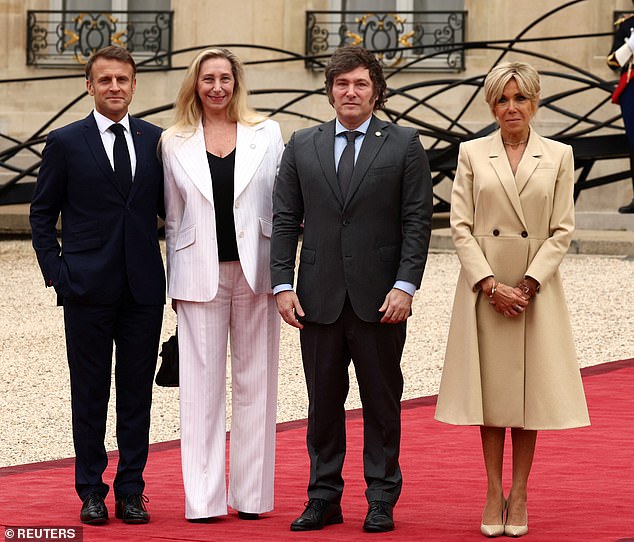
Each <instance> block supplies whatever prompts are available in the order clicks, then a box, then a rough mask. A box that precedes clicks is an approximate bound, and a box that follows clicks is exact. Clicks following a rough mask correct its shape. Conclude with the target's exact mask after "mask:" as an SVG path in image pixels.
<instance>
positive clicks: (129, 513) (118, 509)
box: [114, 494, 150, 523]
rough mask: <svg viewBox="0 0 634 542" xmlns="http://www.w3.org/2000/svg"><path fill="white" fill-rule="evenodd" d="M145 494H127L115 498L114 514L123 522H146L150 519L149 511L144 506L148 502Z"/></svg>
mask: <svg viewBox="0 0 634 542" xmlns="http://www.w3.org/2000/svg"><path fill="white" fill-rule="evenodd" d="M149 500H150V499H148V498H147V497H146V496H145V495H140V494H136V495H128V496H126V497H121V498H119V499H117V500H116V502H115V508H114V516H115V517H116V518H117V519H120V520H122V521H123V523H147V522H148V521H150V513H149V512H148V511H147V509H146V508H145V503H146V502H148V501H149Z"/></svg>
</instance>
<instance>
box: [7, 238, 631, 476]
mask: <svg viewBox="0 0 634 542" xmlns="http://www.w3.org/2000/svg"><path fill="white" fill-rule="evenodd" d="M458 269H459V263H458V259H457V257H456V255H455V253H454V252H453V251H451V250H444V251H443V250H432V252H431V253H430V255H429V260H428V265H427V269H426V271H425V277H424V280H423V286H422V289H421V290H420V291H419V292H418V293H417V294H416V296H415V298H414V306H413V316H412V317H411V318H410V320H409V323H408V339H407V343H406V346H405V352H404V356H403V362H402V366H403V373H404V375H405V392H404V397H403V398H404V399H410V398H415V397H421V396H426V395H433V394H435V393H436V392H437V389H438V384H439V382H440V374H441V370H442V362H443V354H444V349H445V341H446V338H447V330H448V326H449V317H450V312H451V305H452V300H453V292H454V287H455V282H456V278H457V275H458ZM561 270H562V275H563V279H564V286H565V289H566V294H567V298H568V306H569V309H570V313H571V320H572V325H573V332H574V336H575V341H576V345H577V353H578V357H579V364H580V366H582V367H583V366H588V365H594V364H598V363H603V362H609V361H616V360H620V359H626V358H631V357H633V356H634V339H633V337H634V314H633V311H632V309H631V308H632V307H633V306H634V288H632V282H633V280H634V259H633V258H632V257H631V256H630V257H625V256H598V255H569V256H567V257H566V258H565V260H564V262H563V264H562V268H561ZM0 281H1V284H2V297H1V300H0V371H1V372H0V427H4V430H3V437H2V439H0V467H2V466H9V465H17V464H23V463H29V462H36V461H45V460H51V459H58V458H64V457H71V456H73V447H72V437H71V421H70V392H69V384H68V368H67V365H66V355H65V347H64V330H63V322H62V309H61V308H59V307H56V306H55V295H54V293H53V291H52V290H51V289H45V288H44V285H43V280H42V278H41V275H40V272H39V269H38V267H37V263H36V259H35V255H34V253H33V250H32V249H31V244H30V240H28V239H19V240H6V239H5V240H0ZM174 327H175V315H174V314H173V312H172V310H171V309H170V308H169V306H166V308H165V319H164V325H163V334H162V335H163V340H166V339H167V338H168V337H169V335H170V334H171V333H172V332H173V330H174ZM279 381H280V387H279V401H278V421H280V422H283V421H288V420H294V419H300V418H304V417H305V416H306V406H307V401H306V390H305V387H304V379H303V373H302V367H301V357H300V353H299V344H298V335H297V332H296V331H295V330H294V329H291V328H290V327H289V326H286V325H284V324H283V326H282V340H281V353H280V379H279ZM230 386H231V384H230V382H229V381H228V382H227V390H228V391H230ZM228 396H229V397H230V395H228ZM111 403H112V404H113V403H114V390H113V394H112V400H111ZM359 405H360V402H359V396H358V391H357V389H356V384H355V380H354V375H353V374H352V373H351V389H350V395H349V399H348V403H347V408H357V407H359ZM111 406H112V405H111ZM230 413H231V409H230V405H229V407H228V412H227V420H228V421H229V420H230ZM178 437H179V423H178V389H167V388H159V387H155V394H154V403H153V408H152V428H151V441H152V442H161V441H166V440H173V439H177V438H178ZM106 445H107V448H108V449H109V450H110V449H114V448H116V441H115V434H114V413H113V409H112V408H111V412H110V415H109V423H108V430H107V442H106Z"/></svg>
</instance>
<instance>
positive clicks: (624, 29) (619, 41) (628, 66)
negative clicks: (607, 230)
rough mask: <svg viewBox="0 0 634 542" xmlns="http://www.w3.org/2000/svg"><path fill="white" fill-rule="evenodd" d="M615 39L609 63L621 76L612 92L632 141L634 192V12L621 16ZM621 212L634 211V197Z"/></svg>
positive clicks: (631, 164)
mask: <svg viewBox="0 0 634 542" xmlns="http://www.w3.org/2000/svg"><path fill="white" fill-rule="evenodd" d="M614 26H615V30H614V41H613V43H612V50H611V51H610V54H609V55H608V58H607V63H608V66H610V68H612V69H613V70H620V72H621V77H620V79H619V83H618V85H617V86H616V88H615V90H614V93H613V94H612V102H613V103H616V104H619V105H620V106H621V114H622V116H623V124H624V125H625V133H626V134H627V138H628V140H629V142H630V170H631V172H632V191H633V192H634V84H632V83H631V81H632V79H633V78H634V73H632V67H633V65H634V13H632V14H630V15H627V16H624V17H621V18H620V19H618V20H617V21H616V22H615V23H614ZM619 213H634V198H633V199H632V201H631V202H630V203H629V204H628V205H624V206H623V207H619Z"/></svg>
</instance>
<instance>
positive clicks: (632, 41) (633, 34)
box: [625, 28, 634, 51]
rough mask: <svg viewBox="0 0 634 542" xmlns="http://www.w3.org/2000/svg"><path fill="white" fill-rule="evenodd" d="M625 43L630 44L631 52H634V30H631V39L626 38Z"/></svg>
mask: <svg viewBox="0 0 634 542" xmlns="http://www.w3.org/2000/svg"><path fill="white" fill-rule="evenodd" d="M625 42H626V43H627V44H628V46H629V48H630V50H631V51H634V28H630V37H629V38H625Z"/></svg>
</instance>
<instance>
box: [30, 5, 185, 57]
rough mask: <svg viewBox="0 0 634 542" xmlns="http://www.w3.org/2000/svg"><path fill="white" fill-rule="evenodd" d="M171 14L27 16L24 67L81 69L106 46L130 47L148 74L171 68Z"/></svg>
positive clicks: (60, 13)
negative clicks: (147, 69)
mask: <svg viewBox="0 0 634 542" xmlns="http://www.w3.org/2000/svg"><path fill="white" fill-rule="evenodd" d="M172 16H173V12H172V11H110V12H100V13H89V12H80V11H33V10H29V11H28V12H27V29H26V30H27V40H26V41H27V49H26V63H27V65H29V66H38V67H47V68H60V67H78V66H81V65H83V64H84V63H85V62H86V60H88V57H89V56H90V54H91V53H92V52H93V51H95V50H97V49H100V48H102V47H105V46H107V45H121V46H122V47H125V48H127V49H128V50H129V51H130V52H131V53H132V54H133V55H134V58H135V60H136V61H137V62H140V61H145V62H144V67H145V68H149V69H152V68H154V69H165V68H169V67H170V66H171V64H170V63H171V55H170V54H169V53H171V51H172Z"/></svg>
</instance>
